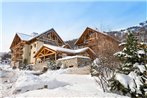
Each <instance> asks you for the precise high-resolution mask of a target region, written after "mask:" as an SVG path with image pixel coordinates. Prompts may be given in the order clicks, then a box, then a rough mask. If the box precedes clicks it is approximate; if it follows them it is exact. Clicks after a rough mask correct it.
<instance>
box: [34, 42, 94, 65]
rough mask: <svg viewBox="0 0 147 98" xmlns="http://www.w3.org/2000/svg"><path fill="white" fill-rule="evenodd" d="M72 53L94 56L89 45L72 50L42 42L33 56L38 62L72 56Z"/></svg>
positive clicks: (92, 57)
mask: <svg viewBox="0 0 147 98" xmlns="http://www.w3.org/2000/svg"><path fill="white" fill-rule="evenodd" d="M74 55H85V56H89V57H90V58H91V59H95V58H96V54H95V53H94V52H93V50H91V49H90V48H89V47H85V48H82V49H77V50H72V49H66V48H63V47H59V46H53V45H49V44H44V45H43V46H42V47H41V48H40V49H39V50H38V52H37V53H36V54H35V56H34V58H36V60H35V61H36V62H39V63H40V62H42V61H46V60H57V59H59V58H62V57H65V56H74Z"/></svg>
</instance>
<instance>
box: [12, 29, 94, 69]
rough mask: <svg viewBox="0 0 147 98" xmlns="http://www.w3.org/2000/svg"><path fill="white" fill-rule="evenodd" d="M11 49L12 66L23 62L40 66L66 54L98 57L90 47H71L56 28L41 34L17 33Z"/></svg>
mask: <svg viewBox="0 0 147 98" xmlns="http://www.w3.org/2000/svg"><path fill="white" fill-rule="evenodd" d="M10 49H11V52H12V59H11V61H12V62H11V63H12V66H17V67H18V66H19V65H21V64H33V65H34V66H39V65H37V64H40V63H44V62H46V61H49V60H57V59H59V58H63V57H66V56H75V55H83V56H89V57H90V58H91V59H95V58H96V54H95V53H94V51H93V50H92V49H90V48H89V47H84V48H81V49H76V50H73V49H71V47H70V45H69V44H68V43H64V41H63V40H62V39H61V38H60V36H59V35H58V34H57V33H56V31H55V30H54V29H50V30H48V31H46V32H43V33H41V34H39V35H38V34H37V33H33V34H32V35H27V34H23V33H16V35H15V37H14V39H13V42H12V44H11V46H10ZM42 65H43V64H41V66H42ZM36 68H37V67H36Z"/></svg>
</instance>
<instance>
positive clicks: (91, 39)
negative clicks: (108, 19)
mask: <svg viewBox="0 0 147 98" xmlns="http://www.w3.org/2000/svg"><path fill="white" fill-rule="evenodd" d="M119 44H120V42H119V41H118V40H116V39H114V38H113V37H111V36H109V35H107V34H106V33H102V32H99V31H97V30H94V29H91V28H89V27H87V28H86V29H85V31H84V32H83V33H82V35H81V36H80V38H79V39H78V40H77V41H76V42H75V45H76V47H77V48H84V47H89V48H90V49H92V50H93V51H94V52H95V53H96V55H97V56H98V57H99V56H105V55H112V54H113V53H115V52H116V51H119V50H120V47H119V46H118V45H119Z"/></svg>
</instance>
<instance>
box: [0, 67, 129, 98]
mask: <svg viewBox="0 0 147 98" xmlns="http://www.w3.org/2000/svg"><path fill="white" fill-rule="evenodd" d="M0 66H1V65H0ZM0 69H1V70H0V79H1V80H3V81H1V83H0V86H1V88H0V90H1V92H2V93H1V95H0V96H3V97H10V98H11V97H15V98H20V97H21V98H23V97H31V98H32V97H39V98H40V97H96V98H128V97H125V96H120V95H117V94H113V93H105V92H103V91H102V89H101V88H100V87H99V85H98V84H97V83H96V82H95V78H93V77H91V76H90V75H80V74H69V73H70V71H71V69H60V70H56V71H47V72H46V73H44V74H42V75H40V76H37V75H33V73H35V72H34V71H19V70H12V69H10V68H8V67H7V68H6V67H0ZM72 73H73V72H72Z"/></svg>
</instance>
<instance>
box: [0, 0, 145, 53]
mask: <svg viewBox="0 0 147 98" xmlns="http://www.w3.org/2000/svg"><path fill="white" fill-rule="evenodd" d="M6 1H7V2H6ZM6 1H5V2H1V5H0V7H1V8H2V9H1V10H0V12H1V14H2V15H0V19H1V21H2V23H1V24H0V27H1V31H0V33H1V37H2V38H1V43H0V44H1V49H0V52H2V51H9V47H10V45H11V42H12V40H13V38H14V35H15V33H16V32H21V33H26V34H31V33H32V32H38V33H42V32H44V31H47V30H49V29H50V28H54V29H55V31H57V33H58V34H59V35H60V36H61V38H62V39H63V40H65V41H66V40H70V39H74V38H78V37H80V35H81V34H82V33H83V31H84V30H85V28H86V27H87V26H88V27H92V28H98V29H99V30H100V31H110V30H120V29H122V28H126V27H129V26H133V25H138V24H139V23H140V22H143V21H145V20H146V19H147V2H146V1H140V2H139V1H126V2H124V1H119V2H116V1H96V0H93V1H88V0H86V1H84V0H82V1H81V2H79V1H74V0H72V2H67V0H66V1H62V2H59V1H57V0H56V2H43V1H42V2H41V1H40V2H39V1H38V2H33V0H32V2H30V1H31V0H28V1H29V2H17V0H15V2H9V1H11V0H6ZM45 1H46V0H45Z"/></svg>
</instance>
